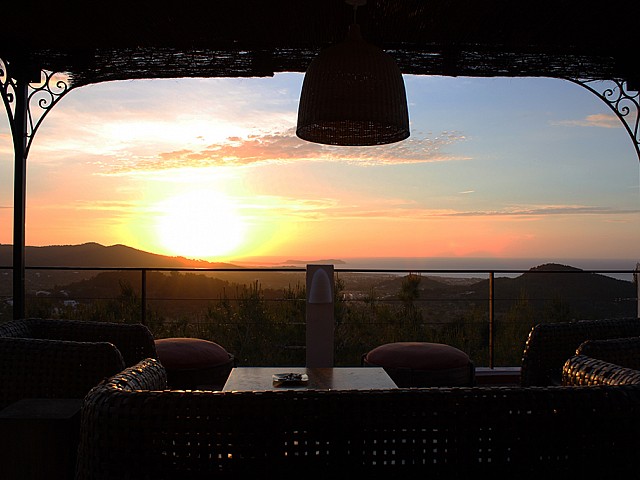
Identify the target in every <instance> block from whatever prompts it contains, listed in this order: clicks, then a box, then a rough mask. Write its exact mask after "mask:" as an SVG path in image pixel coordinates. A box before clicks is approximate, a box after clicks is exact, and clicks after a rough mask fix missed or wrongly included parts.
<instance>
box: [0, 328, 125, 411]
mask: <svg viewBox="0 0 640 480" xmlns="http://www.w3.org/2000/svg"><path fill="white" fill-rule="evenodd" d="M124 368H125V365H124V360H123V359H122V355H120V352H118V350H117V349H116V348H115V347H114V346H113V345H112V344H110V343H107V342H92V343H86V342H69V341H61V340H40V339H32V338H0V408H4V407H6V406H7V405H10V404H11V403H13V402H15V401H17V400H20V399H22V398H83V397H84V396H85V395H86V394H87V393H88V392H89V390H90V389H91V388H92V387H94V386H95V385H97V384H98V383H100V382H101V381H103V380H105V379H107V378H109V377H111V376H112V375H115V374H116V373H118V372H121V371H122V370H123V369H124Z"/></svg>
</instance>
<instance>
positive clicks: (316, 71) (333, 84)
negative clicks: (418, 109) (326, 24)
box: [296, 24, 409, 146]
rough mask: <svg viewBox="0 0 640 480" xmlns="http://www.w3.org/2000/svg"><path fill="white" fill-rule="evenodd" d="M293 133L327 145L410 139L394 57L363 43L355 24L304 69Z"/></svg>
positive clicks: (381, 142) (403, 94) (376, 143)
mask: <svg viewBox="0 0 640 480" xmlns="http://www.w3.org/2000/svg"><path fill="white" fill-rule="evenodd" d="M296 135H297V136H298V137H300V138H301V139H303V140H307V141H309V142H314V143H322V144H326V145H351V146H362V145H384V144H388V143H394V142H399V141H401V140H404V139H405V138H407V137H408V136H409V114H408V109H407V98H406V93H405V88H404V81H403V79H402V74H401V72H400V69H399V68H398V66H397V65H396V63H395V61H394V60H393V58H391V57H390V56H389V55H387V54H386V53H384V52H383V51H382V50H380V49H379V48H377V47H375V46H373V45H370V44H368V43H366V42H365V41H364V40H363V39H362V36H361V35H360V28H359V26H358V25H357V24H353V25H351V26H350V27H349V35H348V37H347V39H346V40H345V41H344V42H342V43H340V44H337V45H334V46H332V47H329V48H327V49H326V50H324V51H323V52H322V53H321V54H320V55H319V56H318V57H317V58H316V59H315V60H313V62H311V64H310V65H309V68H308V69H307V72H306V74H305V77H304V82H303V84H302V92H301V94H300V105H299V107H298V126H297V129H296Z"/></svg>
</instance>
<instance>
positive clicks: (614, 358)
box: [576, 319, 640, 370]
mask: <svg viewBox="0 0 640 480" xmlns="http://www.w3.org/2000/svg"><path fill="white" fill-rule="evenodd" d="M638 322H640V319H638ZM576 353H577V354H579V355H586V356H588V357H593V358H599V359H600V360H604V361H606V362H609V363H615V364H616V365H620V366H622V367H627V368H633V369H635V370H640V337H628V338H612V339H608V340H587V341H586V342H584V343H583V344H581V345H580V346H579V347H578V350H577V351H576Z"/></svg>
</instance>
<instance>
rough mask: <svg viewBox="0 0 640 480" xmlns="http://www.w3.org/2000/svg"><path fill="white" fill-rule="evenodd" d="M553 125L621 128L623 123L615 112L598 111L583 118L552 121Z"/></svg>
mask: <svg viewBox="0 0 640 480" xmlns="http://www.w3.org/2000/svg"><path fill="white" fill-rule="evenodd" d="M552 124H553V125H561V126H565V127H598V128H620V127H622V123H621V122H620V120H619V119H618V117H616V116H615V115H613V114H606V113H597V114H593V115H587V116H586V117H585V118H583V119H581V120H560V121H556V122H552Z"/></svg>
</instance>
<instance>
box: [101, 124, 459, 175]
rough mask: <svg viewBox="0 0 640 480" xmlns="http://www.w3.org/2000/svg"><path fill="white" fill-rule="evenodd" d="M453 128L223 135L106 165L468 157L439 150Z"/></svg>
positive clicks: (455, 136) (454, 138)
mask: <svg viewBox="0 0 640 480" xmlns="http://www.w3.org/2000/svg"><path fill="white" fill-rule="evenodd" d="M464 139H465V137H464V136H463V135H461V134H460V133H458V132H442V133H441V134H440V135H439V136H435V137H433V138H431V137H426V136H422V137H413V138H410V139H408V140H405V141H404V142H400V143H396V144H391V145H385V146H379V147H335V146H329V145H318V144H314V143H310V142H305V141H303V140H300V139H299V138H298V137H296V136H295V130H294V129H289V130H287V131H284V132H275V133H265V134H260V135H249V136H247V137H245V138H240V137H237V136H234V137H228V138H227V140H226V141H225V142H222V143H216V144H213V145H209V146H207V147H205V148H203V149H201V150H193V149H182V150H175V151H171V152H163V153H159V154H158V155H155V156H152V157H133V158H130V159H128V161H126V162H123V161H122V160H121V159H120V160H119V161H118V162H117V163H116V162H114V163H112V164H109V165H108V172H107V173H109V174H124V173H130V172H134V171H159V170H171V169H176V168H185V167H188V168H207V167H217V166H227V167H231V166H246V165H253V164H260V163H283V162H289V161H293V160H308V161H330V162H352V163H357V164H358V165H365V166H369V165H395V164H403V163H429V162H441V161H453V160H468V157H455V156H453V155H448V154H446V153H442V150H443V148H444V147H446V146H449V145H452V144H454V143H456V142H460V141H463V140H464Z"/></svg>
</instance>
